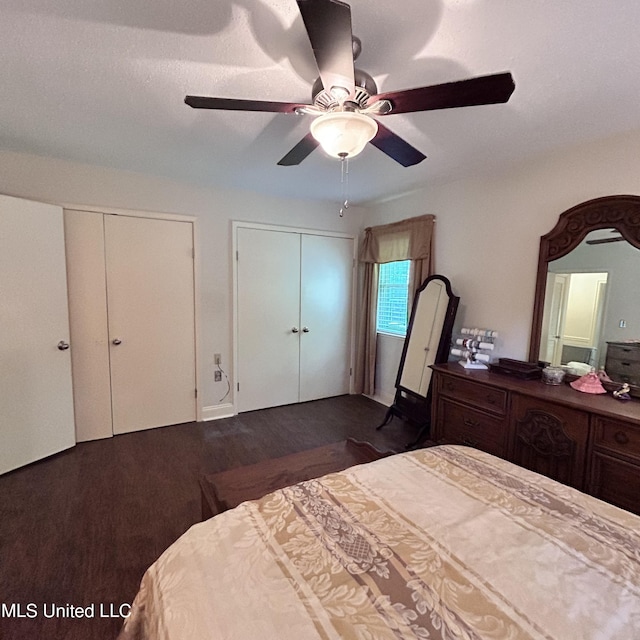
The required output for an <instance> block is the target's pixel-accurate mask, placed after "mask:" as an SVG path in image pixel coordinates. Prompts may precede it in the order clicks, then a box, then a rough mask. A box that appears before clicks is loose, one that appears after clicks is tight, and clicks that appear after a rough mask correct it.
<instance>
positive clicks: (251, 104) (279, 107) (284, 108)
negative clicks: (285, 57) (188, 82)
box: [184, 96, 309, 113]
mask: <svg viewBox="0 0 640 640" xmlns="http://www.w3.org/2000/svg"><path fill="white" fill-rule="evenodd" d="M184 101H185V103H186V104H188V105H189V106H190V107H193V108H194V109H224V110H230V111H269V112H271V113H296V110H297V109H299V108H302V107H308V106H309V105H308V104H298V103H296V102H269V101H267V100H236V99H235V98H207V97H205V96H187V97H186V98H185V99H184Z"/></svg>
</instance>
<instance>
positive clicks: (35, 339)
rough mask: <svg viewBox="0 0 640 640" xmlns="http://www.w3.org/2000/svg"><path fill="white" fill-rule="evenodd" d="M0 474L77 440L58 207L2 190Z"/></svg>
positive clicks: (0, 220) (62, 237)
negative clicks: (62, 344)
mask: <svg viewBox="0 0 640 640" xmlns="http://www.w3.org/2000/svg"><path fill="white" fill-rule="evenodd" d="M0 298H1V299H2V302H1V304H0V327H1V328H2V330H1V331H0V442H1V444H0V473H5V472H7V471H10V470H12V469H16V468H17V467H20V466H23V465H25V464H28V463H30V462H34V461H35V460H39V459H40V458H44V457H46V456H48V455H51V454H53V453H57V452H58V451H62V450H63V449H67V448H69V447H72V446H73V445H74V444H75V433H74V424H73V396H72V391H71V354H70V350H69V349H67V350H65V351H61V350H59V349H58V346H57V345H58V343H59V342H60V341H64V342H66V343H69V342H70V340H69V316H68V307H67V282H66V270H65V254H64V230H63V219H62V209H61V208H60V207H56V206H52V205H46V204H41V203H37V202H29V201H26V200H20V199H18V198H11V197H8V196H0Z"/></svg>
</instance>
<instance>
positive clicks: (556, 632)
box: [120, 445, 640, 640]
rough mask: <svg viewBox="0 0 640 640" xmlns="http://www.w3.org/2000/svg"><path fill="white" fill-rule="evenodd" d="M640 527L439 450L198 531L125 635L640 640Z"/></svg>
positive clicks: (141, 599)
mask: <svg viewBox="0 0 640 640" xmlns="http://www.w3.org/2000/svg"><path fill="white" fill-rule="evenodd" d="M639 634H640V517H638V516H635V515H632V514H630V513H628V512H626V511H623V510H621V509H618V508H616V507H613V506H611V505H608V504H606V503H604V502H601V501H599V500H596V499H595V498H593V497H590V496H587V495H585V494H582V493H580V492H578V491H576V490H574V489H572V488H570V487H567V486H564V485H561V484H558V483H557V482H555V481H553V480H550V479H549V478H545V477H543V476H540V475H537V474H535V473H532V472H530V471H527V470H525V469H522V468H520V467H517V466H515V465H513V464H511V463H509V462H506V461H504V460H501V459H498V458H495V457H493V456H491V455H489V454H486V453H483V452H481V451H478V450H475V449H471V448H468V447H462V446H452V445H446V446H439V447H432V448H429V449H421V450H418V451H412V452H407V453H402V454H398V455H395V456H391V457H388V458H383V459H382V460H378V461H375V462H371V463H368V464H363V465H359V466H356V467H352V468H350V469H347V470H346V471H343V472H341V473H335V474H330V475H327V476H324V477H322V478H320V479H317V480H310V481H306V482H302V483H299V484H297V485H294V486H292V487H287V488H285V489H282V490H279V491H276V492H274V493H271V494H269V495H268V496H265V497H264V498H262V499H261V500H258V501H252V502H246V503H243V504H241V505H240V506H239V507H237V508H235V509H232V510H230V511H227V512H225V513H222V514H219V515H218V516H216V517H214V518H211V519H210V520H207V521H205V522H203V523H200V524H197V525H195V526H193V527H192V528H191V529H189V531H187V532H186V533H185V534H184V535H183V536H182V537H181V538H180V539H178V540H177V541H176V542H175V543H174V544H173V545H172V546H171V547H169V549H167V550H166V551H165V552H164V554H163V555H162V556H161V557H160V558H159V559H158V560H157V561H156V562H155V563H154V564H153V565H152V566H151V567H150V568H149V569H148V571H147V572H146V573H145V575H144V578H143V580H142V583H141V587H140V591H139V592H138V595H137V596H136V598H135V601H134V603H133V607H132V612H131V615H130V617H129V618H128V619H127V620H126V621H125V624H124V627H123V629H122V632H121V634H120V640H178V639H185V640H186V639H188V640H201V639H205V638H206V639H216V640H218V639H219V640H222V639H224V640H240V639H242V640H244V639H258V640H270V639H278V640H289V639H291V640H294V639H295V640H307V639H308V640H315V639H345V638H346V639H352V638H354V639H355V638H358V639H363V640H373V639H378V638H380V639H387V638H389V639H394V640H397V639H399V638H415V639H419V640H427V639H429V640H433V639H453V638H456V639H457V638H470V639H471V638H474V639H480V638H495V639H500V640H506V639H511V638H513V639H515V638H545V639H557V640H571V639H574V638H575V639H580V640H588V639H596V638H597V639H605V638H612V639H613V638H615V639H616V640H623V639H625V638H628V639H632V638H633V639H634V640H637V638H638V637H640V635H639Z"/></svg>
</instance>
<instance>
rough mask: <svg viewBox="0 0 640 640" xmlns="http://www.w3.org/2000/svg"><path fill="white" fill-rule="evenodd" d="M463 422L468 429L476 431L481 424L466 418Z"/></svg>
mask: <svg viewBox="0 0 640 640" xmlns="http://www.w3.org/2000/svg"><path fill="white" fill-rule="evenodd" d="M463 422H464V423H465V425H466V426H467V427H473V428H474V429H475V428H477V427H479V426H480V423H479V422H478V421H477V420H473V419H471V418H464V420H463Z"/></svg>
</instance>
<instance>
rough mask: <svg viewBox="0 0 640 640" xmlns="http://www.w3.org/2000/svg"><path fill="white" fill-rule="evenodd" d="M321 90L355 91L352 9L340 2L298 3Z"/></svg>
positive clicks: (309, 0)
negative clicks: (314, 60) (341, 88)
mask: <svg viewBox="0 0 640 640" xmlns="http://www.w3.org/2000/svg"><path fill="white" fill-rule="evenodd" d="M297 2H298V8H299V9H300V14H301V15H302V21H303V22H304V26H305V29H306V30H307V35H308V36H309V41H310V42H311V47H312V49H313V55H314V56H315V59H316V64H317V65H318V71H319V72H320V79H321V80H322V86H323V87H324V88H325V90H326V91H329V90H331V87H344V88H345V89H346V90H347V91H348V92H349V93H350V94H351V93H353V91H354V77H353V38H352V33H351V7H349V5H348V4H346V3H344V2H339V0H297Z"/></svg>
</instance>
